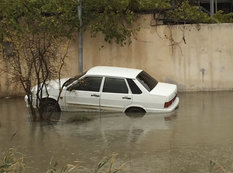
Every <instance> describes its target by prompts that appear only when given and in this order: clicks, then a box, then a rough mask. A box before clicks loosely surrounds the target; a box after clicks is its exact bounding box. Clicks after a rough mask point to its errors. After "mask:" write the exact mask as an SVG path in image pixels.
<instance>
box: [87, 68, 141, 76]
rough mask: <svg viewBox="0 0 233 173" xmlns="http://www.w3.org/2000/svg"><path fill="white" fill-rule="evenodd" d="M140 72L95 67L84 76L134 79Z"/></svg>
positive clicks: (136, 70)
mask: <svg viewBox="0 0 233 173" xmlns="http://www.w3.org/2000/svg"><path fill="white" fill-rule="evenodd" d="M141 71H142V70H139V69H133V68H122V67H111V66H96V67H92V68H91V69H90V70H88V71H87V73H86V75H93V76H108V77H123V78H131V79H135V78H136V77H137V75H138V74H139V73H140V72H141Z"/></svg>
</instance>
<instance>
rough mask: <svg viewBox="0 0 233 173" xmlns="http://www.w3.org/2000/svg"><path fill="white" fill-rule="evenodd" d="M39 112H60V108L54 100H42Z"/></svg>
mask: <svg viewBox="0 0 233 173" xmlns="http://www.w3.org/2000/svg"><path fill="white" fill-rule="evenodd" d="M40 110H41V112H42V113H44V112H61V109H60V106H59V104H58V103H57V101H56V100H54V99H43V100H42V101H41V104H40Z"/></svg>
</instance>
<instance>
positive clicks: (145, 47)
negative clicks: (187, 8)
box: [0, 15, 233, 97]
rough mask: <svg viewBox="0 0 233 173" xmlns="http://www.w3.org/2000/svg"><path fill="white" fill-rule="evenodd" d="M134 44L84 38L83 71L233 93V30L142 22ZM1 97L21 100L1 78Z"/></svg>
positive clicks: (74, 64) (148, 18)
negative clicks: (139, 72) (110, 71)
mask: <svg viewBox="0 0 233 173" xmlns="http://www.w3.org/2000/svg"><path fill="white" fill-rule="evenodd" d="M138 22H139V23H140V25H141V30H140V31H139V32H138V33H137V34H136V35H135V36H134V37H133V38H132V43H131V44H130V45H127V46H124V47H122V46H120V45H117V44H115V43H112V44H108V43H106V42H105V41H104V37H103V35H101V34H99V35H98V36H97V37H96V38H91V37H90V34H89V33H88V32H87V33H85V34H84V50H83V51H84V70H87V69H89V68H90V67H93V66H96V65H110V66H120V67H132V68H140V69H144V70H146V71H147V72H148V73H150V74H151V75H152V76H154V77H155V78H156V79H157V80H159V81H163V82H170V83H174V84H177V85H178V88H179V90H180V91H202V90H233V37H232V35H233V24H200V25H174V26H166V25H160V26H153V23H154V21H153V17H152V15H144V16H141V17H140V18H139V19H138ZM69 53H70V58H69V59H68V61H67V67H66V69H65V70H64V75H63V76H65V77H67V76H72V75H74V74H77V73H78V69H77V68H78V59H77V57H78V43H77V40H76V41H73V43H72V44H71V48H70V52H69ZM0 75H1V76H0V78H1V83H0V97H1V96H6V95H17V94H22V92H19V90H16V89H15V88H14V87H11V88H9V87H8V86H9V85H10V83H9V84H7V81H8V80H7V76H5V75H2V74H0Z"/></svg>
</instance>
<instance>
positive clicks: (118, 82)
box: [103, 77, 128, 94]
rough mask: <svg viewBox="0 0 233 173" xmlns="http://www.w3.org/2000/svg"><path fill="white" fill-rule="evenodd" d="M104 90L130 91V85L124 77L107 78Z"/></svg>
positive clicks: (113, 91) (114, 91)
mask: <svg viewBox="0 0 233 173" xmlns="http://www.w3.org/2000/svg"><path fill="white" fill-rule="evenodd" d="M103 92H108V93H123V94H124V93H128V87H127V85H126V83H125V80H124V79H119V78H108V77H106V78H105V81H104V87H103Z"/></svg>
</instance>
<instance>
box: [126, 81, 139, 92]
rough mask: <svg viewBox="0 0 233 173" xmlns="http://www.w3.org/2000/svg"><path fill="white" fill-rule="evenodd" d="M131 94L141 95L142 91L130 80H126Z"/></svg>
mask: <svg viewBox="0 0 233 173" xmlns="http://www.w3.org/2000/svg"><path fill="white" fill-rule="evenodd" d="M127 82H128V84H129V87H130V90H131V92H132V94H142V91H141V90H140V88H138V86H137V85H136V83H135V82H134V81H133V80H132V79H127Z"/></svg>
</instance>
